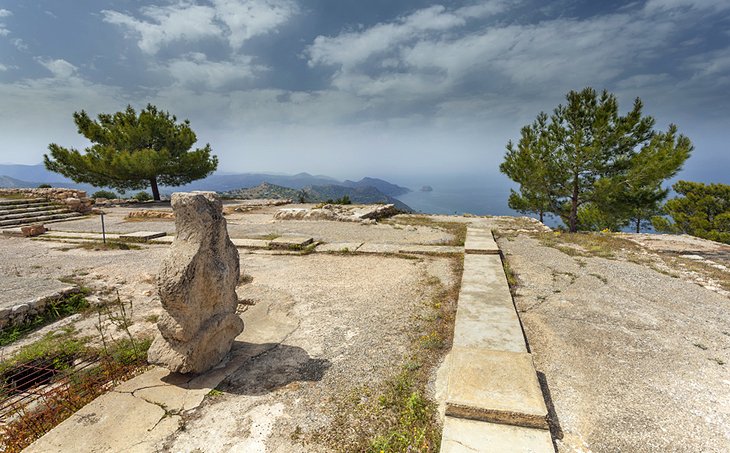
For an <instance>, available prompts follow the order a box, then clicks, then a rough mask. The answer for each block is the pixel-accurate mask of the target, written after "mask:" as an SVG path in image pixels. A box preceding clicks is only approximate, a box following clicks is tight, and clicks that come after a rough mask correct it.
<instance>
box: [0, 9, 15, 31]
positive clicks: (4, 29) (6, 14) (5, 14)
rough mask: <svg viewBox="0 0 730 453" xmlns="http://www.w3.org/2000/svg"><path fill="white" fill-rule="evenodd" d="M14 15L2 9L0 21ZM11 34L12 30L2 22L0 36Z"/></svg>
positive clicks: (0, 10) (0, 23)
mask: <svg viewBox="0 0 730 453" xmlns="http://www.w3.org/2000/svg"><path fill="white" fill-rule="evenodd" d="M12 15H13V13H12V12H10V11H8V10H7V9H2V8H0V19H2V18H3V17H9V16H12ZM9 34H10V30H8V29H7V28H5V24H4V23H2V22H0V36H7V35H9Z"/></svg>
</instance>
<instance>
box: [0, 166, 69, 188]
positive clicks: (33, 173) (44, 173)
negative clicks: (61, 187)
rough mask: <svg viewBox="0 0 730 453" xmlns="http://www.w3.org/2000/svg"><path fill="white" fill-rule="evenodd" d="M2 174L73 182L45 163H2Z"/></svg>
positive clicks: (48, 180) (26, 179)
mask: <svg viewBox="0 0 730 453" xmlns="http://www.w3.org/2000/svg"><path fill="white" fill-rule="evenodd" d="M0 175H5V176H9V177H11V178H15V179H20V180H22V181H39V183H44V182H45V183H50V182H71V183H73V182H72V181H71V180H70V179H68V178H64V177H63V176H61V175H59V174H58V173H53V172H51V171H48V170H46V167H45V166H44V165H43V164H37V165H13V164H11V165H2V164H0Z"/></svg>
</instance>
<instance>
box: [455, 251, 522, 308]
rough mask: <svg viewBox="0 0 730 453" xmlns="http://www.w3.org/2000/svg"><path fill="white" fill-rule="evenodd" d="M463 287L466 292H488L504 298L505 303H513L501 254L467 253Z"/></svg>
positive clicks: (462, 277)
mask: <svg viewBox="0 0 730 453" xmlns="http://www.w3.org/2000/svg"><path fill="white" fill-rule="evenodd" d="M461 287H462V291H465V292H488V293H489V294H490V295H492V296H494V297H497V296H499V297H501V298H503V299H504V302H505V305H512V295H511V294H510V292H509V284H508V283H507V277H505V275H504V268H503V267H502V259H501V258H500V257H499V255H470V254H465V255H464V272H463V273H462V276H461Z"/></svg>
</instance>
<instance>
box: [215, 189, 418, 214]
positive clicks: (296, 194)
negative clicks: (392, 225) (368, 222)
mask: <svg viewBox="0 0 730 453" xmlns="http://www.w3.org/2000/svg"><path fill="white" fill-rule="evenodd" d="M221 195H222V196H224V197H229V198H241V199H244V200H250V199H254V198H277V199H280V198H289V199H291V200H293V201H294V202H297V201H299V200H300V199H302V198H303V199H304V201H306V202H308V203H322V202H326V201H327V200H337V199H339V198H342V197H344V196H348V197H349V198H350V200H351V201H352V202H353V203H356V204H358V203H359V204H373V203H392V204H394V205H395V207H396V208H398V209H400V210H401V211H404V212H413V209H411V208H410V207H409V206H408V205H406V204H405V203H403V202H401V201H399V200H396V199H395V198H393V197H390V196H388V195H386V194H384V193H383V192H381V191H379V190H378V189H377V188H375V187H372V186H368V187H345V186H341V185H336V184H327V185H320V186H307V187H304V188H302V189H293V188H290V187H282V186H278V185H275V184H269V183H262V184H260V185H258V186H256V187H250V188H242V189H236V190H229V191H225V192H222V193H221Z"/></svg>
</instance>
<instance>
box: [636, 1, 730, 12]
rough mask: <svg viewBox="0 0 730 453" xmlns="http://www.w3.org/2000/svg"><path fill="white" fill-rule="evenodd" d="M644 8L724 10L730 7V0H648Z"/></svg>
mask: <svg viewBox="0 0 730 453" xmlns="http://www.w3.org/2000/svg"><path fill="white" fill-rule="evenodd" d="M644 8H645V10H646V11H648V12H657V11H668V10H673V9H682V8H684V9H693V10H723V9H730V2H728V1H727V0H648V1H647V2H646V5H645V7H644Z"/></svg>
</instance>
